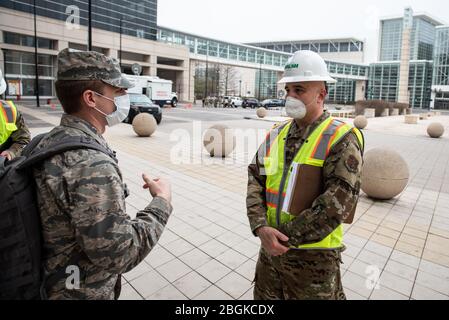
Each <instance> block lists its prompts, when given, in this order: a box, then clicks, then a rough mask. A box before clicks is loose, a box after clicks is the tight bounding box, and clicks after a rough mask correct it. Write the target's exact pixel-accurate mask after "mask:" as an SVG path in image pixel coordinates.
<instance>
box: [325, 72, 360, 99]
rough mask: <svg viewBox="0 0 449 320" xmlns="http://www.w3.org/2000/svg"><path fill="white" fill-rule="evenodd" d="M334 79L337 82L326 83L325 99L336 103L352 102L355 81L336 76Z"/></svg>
mask: <svg viewBox="0 0 449 320" xmlns="http://www.w3.org/2000/svg"><path fill="white" fill-rule="evenodd" d="M336 80H337V81H338V82H337V83H335V84H328V90H329V94H328V96H327V101H328V102H331V103H337V104H347V103H354V102H355V87H356V81H355V80H352V79H343V78H336Z"/></svg>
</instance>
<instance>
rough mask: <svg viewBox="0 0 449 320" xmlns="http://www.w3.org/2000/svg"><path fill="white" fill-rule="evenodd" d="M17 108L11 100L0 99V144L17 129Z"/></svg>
mask: <svg viewBox="0 0 449 320" xmlns="http://www.w3.org/2000/svg"><path fill="white" fill-rule="evenodd" d="M16 119H17V108H16V106H15V105H14V103H13V102H12V101H4V100H0V145H2V144H4V143H5V142H6V141H7V140H8V138H9V137H10V136H11V133H13V132H14V131H16V130H17V126H16Z"/></svg>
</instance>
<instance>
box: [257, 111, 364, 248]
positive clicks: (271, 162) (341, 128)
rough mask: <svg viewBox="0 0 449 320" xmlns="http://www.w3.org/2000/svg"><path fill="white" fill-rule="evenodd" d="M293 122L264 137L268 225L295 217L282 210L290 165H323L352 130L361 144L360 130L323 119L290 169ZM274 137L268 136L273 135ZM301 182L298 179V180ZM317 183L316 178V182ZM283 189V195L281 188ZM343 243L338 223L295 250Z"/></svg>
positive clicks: (334, 246)
mask: <svg viewBox="0 0 449 320" xmlns="http://www.w3.org/2000/svg"><path fill="white" fill-rule="evenodd" d="M291 124H292V122H291V121H290V122H288V123H285V124H284V125H282V126H281V127H279V128H278V130H273V131H272V132H271V133H270V134H269V135H268V138H267V140H268V139H269V140H270V142H269V143H270V145H268V146H267V148H266V152H265V157H264V159H263V165H264V169H265V172H266V175H267V180H266V202H267V222H268V224H269V225H270V226H271V227H274V228H276V227H279V226H280V225H282V224H285V223H288V222H290V221H292V220H294V219H295V218H296V217H295V216H293V215H291V214H290V213H288V212H285V211H283V210H282V209H283V208H282V204H283V200H284V199H285V198H286V196H288V195H287V194H286V193H287V191H288V190H289V189H288V181H289V180H290V179H289V178H290V174H291V172H292V170H293V165H294V164H296V165H310V166H314V167H323V166H324V162H325V160H326V157H327V156H328V154H329V152H330V150H331V149H332V147H333V146H334V145H336V144H337V143H338V142H339V141H341V139H342V138H343V137H345V136H346V135H347V134H349V133H350V132H354V133H355V134H356V136H357V138H358V140H359V143H360V146H361V148H362V149H363V147H364V138H363V135H362V133H361V132H360V130H358V129H357V128H354V127H352V126H350V125H348V124H346V123H344V122H342V121H339V120H337V119H334V118H332V117H329V118H327V119H326V120H325V121H323V122H322V123H321V124H320V125H319V126H318V127H317V128H316V129H315V130H314V131H313V132H312V133H311V134H310V136H309V137H308V138H307V140H306V141H305V142H304V143H303V145H302V146H301V148H300V150H299V151H298V153H297V154H296V156H295V157H294V159H293V162H292V164H291V166H290V168H284V161H285V159H284V158H285V155H284V154H285V140H286V137H287V134H288V132H289V130H290V127H291ZM276 134H277V136H275V137H273V136H271V137H270V135H276ZM299 183H300V182H299ZM317 183H319V181H317ZM281 189H282V194H280V192H279V191H280V190H281ZM342 246H343V225H340V226H338V227H337V228H336V229H335V230H334V231H333V232H332V233H331V234H329V235H328V236H327V237H326V238H325V239H323V240H322V241H320V242H318V243H313V244H307V245H300V246H298V247H297V248H294V249H338V248H341V247H342Z"/></svg>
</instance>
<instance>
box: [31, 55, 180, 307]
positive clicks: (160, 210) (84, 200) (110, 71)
mask: <svg viewBox="0 0 449 320" xmlns="http://www.w3.org/2000/svg"><path fill="white" fill-rule="evenodd" d="M130 87H131V84H130V83H129V82H128V80H127V79H126V78H124V77H123V76H122V74H121V72H120V67H119V65H118V63H117V61H116V60H115V59H111V58H108V57H106V56H104V55H102V54H99V53H96V52H82V51H72V50H69V49H65V50H63V51H61V52H60V53H59V55H58V81H57V82H56V89H57V93H58V98H59V99H60V101H61V104H62V106H63V108H64V111H65V112H66V113H65V114H64V115H63V116H62V119H61V124H60V125H59V126H58V127H56V128H54V129H53V130H52V131H51V132H50V133H49V134H48V135H47V136H45V137H44V138H43V140H42V141H41V142H40V143H39V145H38V146H37V148H41V147H45V146H48V145H50V144H52V143H54V142H56V141H61V140H62V139H64V138H66V137H70V136H76V137H86V138H90V139H92V140H94V141H96V142H97V143H99V144H101V145H102V146H104V147H105V148H109V147H108V144H107V143H106V141H105V139H104V138H103V137H102V133H103V132H104V131H105V127H106V125H112V123H113V121H111V119H110V118H111V117H113V115H114V114H115V112H114V109H117V110H118V109H119V108H120V107H123V105H118V103H117V101H119V100H115V98H117V97H124V96H125V93H126V92H125V89H126V88H130ZM110 99H111V100H114V101H116V102H115V106H114V103H113V102H112V101H110ZM128 107H129V106H128ZM105 115H106V116H105ZM117 122H119V121H116V122H114V123H117ZM34 176H35V179H36V184H37V190H38V194H37V196H38V205H39V210H40V215H41V223H42V229H43V238H44V259H43V266H44V270H45V281H44V285H43V290H42V291H43V294H44V295H46V296H47V298H48V299H114V298H115V299H117V298H118V296H119V293H120V284H121V276H120V275H121V274H123V273H126V272H128V271H130V270H132V269H133V268H134V267H135V266H137V265H138V264H139V263H140V262H141V261H142V260H143V259H144V258H145V257H146V256H147V255H148V253H149V252H150V251H151V249H152V248H153V247H154V246H155V245H156V243H157V241H158V239H159V237H160V236H161V234H162V232H163V229H164V226H165V225H166V223H167V220H168V218H169V216H170V214H171V212H172V206H171V204H170V201H171V190H170V185H169V183H168V182H167V181H166V180H165V179H154V180H153V179H150V178H149V177H148V176H147V175H143V180H144V188H145V189H149V190H150V193H151V195H152V196H153V200H152V201H151V203H149V205H148V206H147V207H146V208H145V209H143V210H141V211H139V212H138V213H137V217H136V219H134V220H132V219H131V218H130V217H129V216H128V215H127V214H126V208H125V197H126V196H127V189H126V186H125V185H124V183H123V179H122V174H121V172H120V169H119V167H118V165H117V163H116V162H115V160H114V159H113V158H112V157H110V156H108V155H107V154H104V153H101V152H99V151H96V150H90V149H80V150H74V151H67V152H64V153H62V154H60V155H56V156H54V157H52V158H50V159H49V160H46V161H45V162H43V163H42V164H41V165H39V166H38V167H37V168H35V169H34ZM71 268H75V269H76V270H79V275H80V277H79V284H77V283H76V282H72V279H68V278H69V276H71V275H72V273H70V272H69V271H68V270H73V269H71ZM66 272H67V273H66ZM73 274H74V273H73ZM66 282H68V283H69V284H71V285H70V286H67V284H66Z"/></svg>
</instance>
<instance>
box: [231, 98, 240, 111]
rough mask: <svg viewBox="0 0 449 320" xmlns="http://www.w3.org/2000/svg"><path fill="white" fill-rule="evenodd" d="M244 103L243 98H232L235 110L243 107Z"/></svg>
mask: <svg viewBox="0 0 449 320" xmlns="http://www.w3.org/2000/svg"><path fill="white" fill-rule="evenodd" d="M242 103H243V100H242V98H240V97H231V106H232V107H234V108H238V107H241V106H242Z"/></svg>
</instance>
